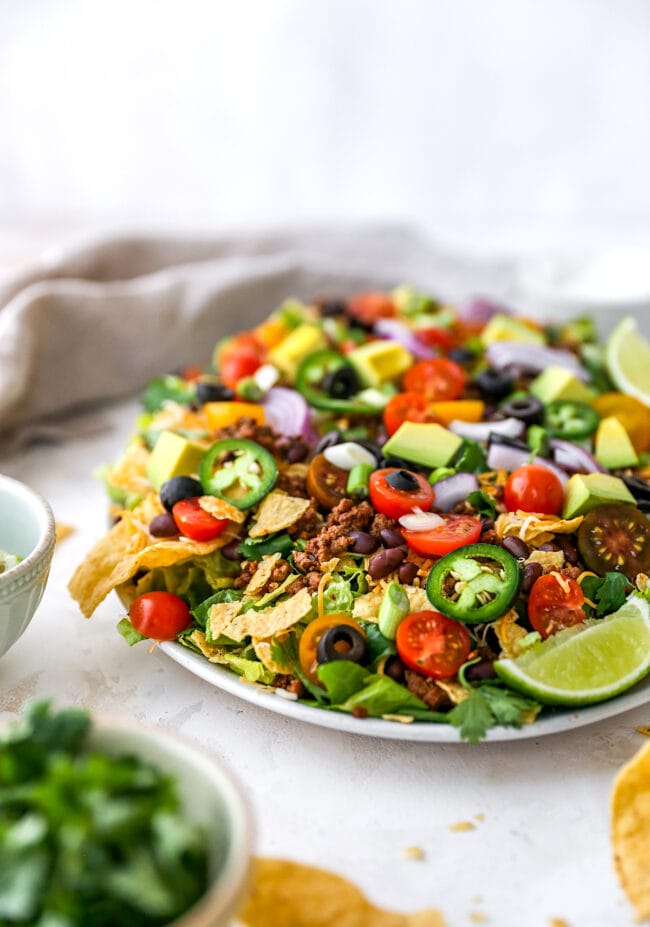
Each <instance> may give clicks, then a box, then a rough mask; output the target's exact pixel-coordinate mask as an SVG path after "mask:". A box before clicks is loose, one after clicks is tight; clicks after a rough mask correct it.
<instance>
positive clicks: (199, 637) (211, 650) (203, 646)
mask: <svg viewBox="0 0 650 927" xmlns="http://www.w3.org/2000/svg"><path fill="white" fill-rule="evenodd" d="M187 637H188V640H191V641H192V643H194V644H196V646H197V647H198V648H199V650H200V651H201V653H202V654H203V656H204V657H207V658H208V660H209V661H210V663H227V662H228V660H227V659H226V654H227V653H228V651H227V650H226V648H225V647H217V646H216V644H209V643H208V641H206V639H205V634H204V633H203V631H199V630H198V628H197V630H196V631H192V633H191V634H188V635H187Z"/></svg>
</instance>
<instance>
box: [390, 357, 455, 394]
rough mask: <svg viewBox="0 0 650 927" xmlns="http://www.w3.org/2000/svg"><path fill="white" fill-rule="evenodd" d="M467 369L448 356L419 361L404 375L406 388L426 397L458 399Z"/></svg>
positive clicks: (410, 391)
mask: <svg viewBox="0 0 650 927" xmlns="http://www.w3.org/2000/svg"><path fill="white" fill-rule="evenodd" d="M465 380H466V377H465V371H464V370H463V368H462V367H459V366H458V364H455V363H454V362H453V361H452V360H449V358H447V357H434V358H432V359H431V360H423V361H418V363H417V364H413V366H412V367H411V368H410V369H409V370H407V371H406V374H405V375H404V381H403V385H404V389H405V390H406V391H407V392H409V393H421V394H422V395H423V396H424V397H425V399H430V400H432V401H433V400H439V401H442V400H449V399H458V397H459V396H460V394H461V393H462V392H463V389H464V387H465Z"/></svg>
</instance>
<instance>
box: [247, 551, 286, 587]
mask: <svg viewBox="0 0 650 927" xmlns="http://www.w3.org/2000/svg"><path fill="white" fill-rule="evenodd" d="M281 559H282V554H281V553H279V552H276V553H275V554H266V555H265V556H264V557H262V559H261V560H260V562H259V563H258V565H257V569H256V570H255V572H254V573H253V575H252V576H251V578H250V581H249V583H248V585H247V586H246V595H253V593H255V592H257V591H258V590H260V589H263V588H264V586H266V584H267V583H268V581H269V579H270V578H271V574H272V573H273V570H274V569H275V565H276V564H277V562H278V560H281Z"/></svg>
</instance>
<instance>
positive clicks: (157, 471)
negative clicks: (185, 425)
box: [147, 431, 205, 489]
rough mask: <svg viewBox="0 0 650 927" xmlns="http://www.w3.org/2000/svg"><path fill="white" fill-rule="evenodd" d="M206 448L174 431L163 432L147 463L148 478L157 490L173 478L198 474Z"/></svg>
mask: <svg viewBox="0 0 650 927" xmlns="http://www.w3.org/2000/svg"><path fill="white" fill-rule="evenodd" d="M204 454H205V448H204V447H201V446H200V445H199V444H194V442H193V441H189V440H188V439H187V438H184V437H183V436H182V435H178V434H176V433H175V432H173V431H163V432H161V434H160V437H159V438H158V440H157V441H156V446H155V447H154V449H153V452H152V454H151V457H150V458H149V460H148V461H147V478H148V480H149V482H150V483H151V485H152V486H153V487H154V488H155V489H160V487H161V486H162V484H163V483H164V482H165V480H170V479H171V478H172V477H173V476H192V475H194V474H196V473H198V469H199V461H200V460H201V458H202V457H203V455H204Z"/></svg>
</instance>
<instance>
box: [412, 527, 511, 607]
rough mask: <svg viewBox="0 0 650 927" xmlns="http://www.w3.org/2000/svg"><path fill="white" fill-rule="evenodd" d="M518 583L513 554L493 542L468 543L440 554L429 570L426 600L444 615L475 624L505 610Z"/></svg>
mask: <svg viewBox="0 0 650 927" xmlns="http://www.w3.org/2000/svg"><path fill="white" fill-rule="evenodd" d="M518 587H519V567H518V566H517V561H516V560H515V558H514V557H513V556H512V555H511V554H509V553H508V551H507V550H504V549H503V548H502V547H495V546H494V545H493V544H469V545H467V547H460V548H459V549H458V550H454V551H452V552H451V553H450V554H447V555H446V556H445V557H442V559H440V560H439V561H438V562H437V563H436V565H435V566H434V567H433V569H432V570H431V572H430V573H429V578H428V579H427V595H428V597H429V601H430V602H431V603H432V604H433V605H434V606H435V607H436V608H437V609H438V610H439V611H441V612H442V613H443V614H444V615H449V616H450V617H451V618H456V619H457V620H458V621H463V622H464V623H465V624H478V623H479V622H482V621H493V620H494V619H495V618H499V617H500V616H501V615H503V614H505V612H507V611H508V609H509V607H510V605H511V604H512V601H513V599H514V598H515V596H516V595H517V589H518Z"/></svg>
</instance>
